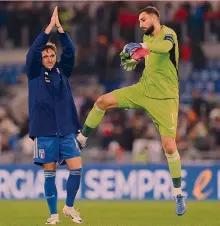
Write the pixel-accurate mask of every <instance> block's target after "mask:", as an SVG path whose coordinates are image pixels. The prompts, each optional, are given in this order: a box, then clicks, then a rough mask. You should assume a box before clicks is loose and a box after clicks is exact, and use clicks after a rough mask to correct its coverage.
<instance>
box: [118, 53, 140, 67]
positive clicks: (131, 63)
mask: <svg viewBox="0 0 220 226" xmlns="http://www.w3.org/2000/svg"><path fill="white" fill-rule="evenodd" d="M120 57H121V66H122V67H123V68H124V70H125V71H132V70H134V69H135V67H136V66H137V64H138V61H136V60H134V59H131V58H130V55H129V54H128V53H125V52H124V51H122V52H121V53H120Z"/></svg>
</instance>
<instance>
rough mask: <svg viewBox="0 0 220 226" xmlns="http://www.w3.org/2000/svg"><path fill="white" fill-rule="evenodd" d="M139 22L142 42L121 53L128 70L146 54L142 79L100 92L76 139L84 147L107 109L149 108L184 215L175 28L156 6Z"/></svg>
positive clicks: (144, 11) (143, 13) (178, 209)
mask: <svg viewBox="0 0 220 226" xmlns="http://www.w3.org/2000/svg"><path fill="white" fill-rule="evenodd" d="M139 23H140V28H141V29H142V30H143V31H144V37H143V43H129V44H127V45H126V46H125V47H124V49H123V51H122V52H121V54H120V57H121V63H122V66H123V68H124V69H125V70H126V71H131V70H133V69H135V67H136V65H137V64H138V63H139V61H140V60H141V59H142V58H145V69H144V71H143V74H142V77H141V79H140V81H139V82H138V83H137V84H135V85H132V86H129V87H124V88H121V89H117V90H114V91H113V92H111V93H107V94H105V95H103V96H100V97H99V98H98V99H97V101H96V102H95V104H94V107H93V109H92V110H91V111H90V113H89V115H88V117H87V119H86V122H85V125H84V127H83V130H82V132H81V133H80V134H79V135H78V136H77V140H78V142H79V144H80V145H81V147H84V146H85V144H86V141H87V139H88V136H89V135H90V133H91V132H92V131H93V130H94V129H95V128H96V127H97V126H98V124H99V123H100V121H101V120H102V118H103V117H104V114H105V111H106V110H108V109H113V108H126V109H136V108H139V109H140V108H141V109H144V110H146V111H147V113H148V114H149V115H150V117H151V118H152V120H153V122H154V124H155V126H156V127H157V129H158V131H159V133H160V135H161V140H162V146H163V149H164V152H165V155H166V157H167V162H168V165H169V170H170V174H171V177H172V181H173V193H174V199H175V202H176V213H177V215H179V216H181V215H183V214H184V213H185V211H186V204H185V197H184V196H183V195H182V190H181V161H180V156H179V153H178V150H177V147H176V141H175V137H176V129H177V119H178V107H179V88H178V59H179V50H178V42H177V36H176V33H175V32H174V31H173V30H172V29H170V28H168V27H166V26H164V25H161V24H160V15H159V12H158V10H157V9H156V8H155V7H150V6H149V7H146V8H144V9H142V10H141V11H140V12H139Z"/></svg>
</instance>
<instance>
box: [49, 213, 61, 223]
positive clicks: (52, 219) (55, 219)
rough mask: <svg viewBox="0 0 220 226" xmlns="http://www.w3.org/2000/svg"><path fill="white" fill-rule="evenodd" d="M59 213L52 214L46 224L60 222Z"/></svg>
mask: <svg viewBox="0 0 220 226" xmlns="http://www.w3.org/2000/svg"><path fill="white" fill-rule="evenodd" d="M59 223H60V221H59V215H58V214H52V215H51V216H50V217H49V218H48V219H47V222H46V224H59Z"/></svg>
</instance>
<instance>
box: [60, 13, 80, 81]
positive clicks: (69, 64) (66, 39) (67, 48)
mask: <svg viewBox="0 0 220 226" xmlns="http://www.w3.org/2000/svg"><path fill="white" fill-rule="evenodd" d="M56 27H57V30H58V33H59V39H60V42H61V46H62V50H63V52H62V55H61V60H60V62H59V65H60V67H61V70H62V71H63V73H64V75H66V76H67V77H68V78H69V77H70V76H71V75H72V72H73V67H74V62H75V52H76V50H75V47H74V45H73V42H72V40H71V38H70V36H69V35H68V34H67V33H66V32H64V30H63V28H62V25H61V24H60V21H59V17H58V12H57V16H56Z"/></svg>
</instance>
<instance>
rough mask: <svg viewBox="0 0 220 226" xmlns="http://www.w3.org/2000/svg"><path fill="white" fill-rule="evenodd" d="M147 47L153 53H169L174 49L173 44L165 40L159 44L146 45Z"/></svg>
mask: <svg viewBox="0 0 220 226" xmlns="http://www.w3.org/2000/svg"><path fill="white" fill-rule="evenodd" d="M146 47H147V49H148V50H149V51H150V52H153V53H168V52H169V51H170V50H171V49H172V48H173V43H171V42H170V41H169V40H163V41H160V42H158V43H146Z"/></svg>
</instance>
